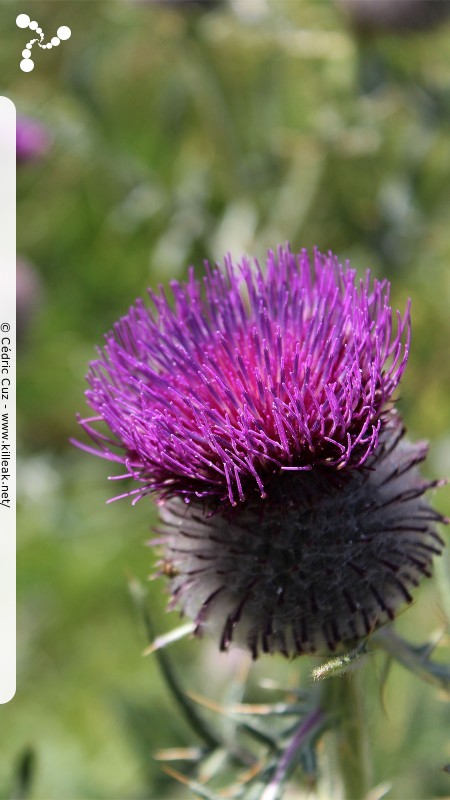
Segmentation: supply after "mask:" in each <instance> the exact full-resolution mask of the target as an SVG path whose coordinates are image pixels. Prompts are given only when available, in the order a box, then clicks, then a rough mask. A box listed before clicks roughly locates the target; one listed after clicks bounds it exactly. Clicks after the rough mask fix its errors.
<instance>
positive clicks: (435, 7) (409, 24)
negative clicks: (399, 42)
mask: <svg viewBox="0 0 450 800" xmlns="http://www.w3.org/2000/svg"><path fill="white" fill-rule="evenodd" d="M336 2H337V4H338V5H340V6H341V8H343V10H344V11H345V12H346V13H347V15H348V18H349V20H350V22H351V23H352V25H353V26H354V27H355V28H356V29H357V30H359V31H362V32H371V31H374V32H377V31H379V32H382V31H384V32H389V31H391V32H392V33H407V32H408V31H422V30H427V29H429V28H433V27H434V26H436V25H439V24H440V23H441V22H443V21H444V20H445V19H446V18H447V17H448V16H449V14H450V0H336Z"/></svg>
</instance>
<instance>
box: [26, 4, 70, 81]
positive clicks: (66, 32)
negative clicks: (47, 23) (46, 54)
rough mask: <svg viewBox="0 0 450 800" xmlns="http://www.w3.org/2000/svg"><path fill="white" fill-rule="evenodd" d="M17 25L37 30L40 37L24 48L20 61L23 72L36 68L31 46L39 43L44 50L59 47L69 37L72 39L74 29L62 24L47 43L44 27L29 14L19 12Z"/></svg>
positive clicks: (31, 40)
mask: <svg viewBox="0 0 450 800" xmlns="http://www.w3.org/2000/svg"><path fill="white" fill-rule="evenodd" d="M16 25H17V27H18V28H29V29H30V30H31V31H36V33H37V35H38V37H39V38H38V39H37V38H36V39H30V41H29V42H28V43H27V45H26V47H25V50H22V61H21V62H20V69H21V70H22V72H31V70H32V69H34V61H33V60H32V59H31V48H32V47H33V45H34V44H36V42H37V44H38V47H40V48H41V49H42V50H51V49H52V47H57V46H58V45H59V44H61V42H65V41H66V40H67V39H70V37H71V35H72V31H71V30H70V28H68V27H67V25H61V27H60V28H58V30H57V31H56V36H53V37H52V39H50V41H49V42H47V43H45V42H44V38H45V34H44V32H43V30H42V28H40V27H39V24H38V23H37V22H36V20H34V19H33V20H31V19H30V17H29V16H28V14H19V16H18V17H17V19H16Z"/></svg>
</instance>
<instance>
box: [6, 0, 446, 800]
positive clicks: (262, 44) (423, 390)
mask: <svg viewBox="0 0 450 800" xmlns="http://www.w3.org/2000/svg"><path fill="white" fill-rule="evenodd" d="M368 2H369V0H368ZM180 5H181V4H178V5H177V4H174V5H171V7H167V8H165V7H164V4H163V3H160V4H158V3H154V2H149V3H145V2H131V0H109V1H107V2H96V1H95V0H90V2H88V3H87V2H86V3H83V2H74V1H72V0H68V1H67V2H51V1H50V0H39V2H36V1H31V0H30V2H29V3H28V7H27V9H26V10H27V12H28V13H29V14H30V15H32V14H34V18H35V19H37V20H38V22H39V25H40V26H41V27H42V29H43V30H44V32H46V33H48V34H51V35H54V32H56V29H57V28H58V27H59V25H68V26H69V27H70V28H71V30H72V36H71V38H70V40H69V41H67V42H64V43H63V44H62V45H61V46H60V47H59V48H55V49H53V50H52V51H38V52H37V53H34V51H33V58H34V60H35V69H34V71H33V72H32V73H28V74H24V73H22V72H21V71H20V69H19V61H20V53H21V50H22V49H23V47H24V46H25V43H26V42H25V38H26V34H25V33H24V31H22V30H19V29H17V28H16V26H15V17H16V15H17V13H19V12H21V11H23V10H24V9H23V8H22V7H20V8H19V5H18V4H17V3H15V2H3V3H2V4H1V5H0V30H1V33H2V45H1V51H0V76H1V77H0V81H1V84H2V87H1V91H2V93H3V94H6V95H8V96H9V97H10V98H11V99H12V100H14V102H15V103H16V106H17V109H18V112H19V113H21V114H25V115H29V116H32V117H35V118H37V119H39V120H40V121H42V122H44V123H45V124H46V125H47V126H48V127H49V129H50V131H51V134H52V137H53V145H52V148H51V150H50V151H49V152H48V154H47V155H46V156H45V158H44V159H43V160H42V161H40V162H34V163H31V164H29V165H26V166H23V167H20V170H19V175H18V252H19V253H20V255H21V256H22V257H23V258H24V259H26V260H27V261H28V262H31V263H32V264H34V265H35V266H36V270H37V274H38V275H39V284H40V287H41V288H40V299H39V303H40V308H39V311H38V313H37V315H35V316H34V317H33V319H32V320H30V326H29V328H28V331H27V332H26V335H25V338H24V339H23V341H22V342H21V348H20V351H19V356H18V375H19V380H20V385H19V408H18V414H19V448H20V450H19V457H20V464H19V466H20V474H19V478H20V486H19V490H20V492H19V493H20V498H19V501H20V507H19V512H20V513H19V578H18V595H19V627H18V633H19V671H18V691H17V697H16V698H15V699H14V701H13V702H12V703H10V704H9V705H8V706H5V707H2V709H1V711H0V715H1V722H2V724H1V726H0V747H1V752H2V759H1V762H0V793H1V794H2V796H5V797H6V796H18V794H17V793H22V795H23V794H24V792H25V793H28V796H30V797H32V798H46V800H53V798H54V799H55V800H56V798H58V800H64V798H67V800H73V798H105V799H106V798H107V799H108V800H111V799H112V798H122V799H123V798H125V797H126V798H133V797H135V798H138V797H139V798H152V799H153V800H157V798H158V799H159V798H165V797H166V798H174V797H185V795H186V790H185V789H183V788H179V787H178V786H177V785H176V784H175V783H174V782H173V781H172V779H170V778H169V777H168V776H167V775H166V774H165V773H164V772H163V771H162V770H161V767H160V765H159V764H158V763H156V762H155V761H154V760H153V758H152V754H153V752H154V751H156V750H158V749H161V748H165V747H186V746H191V745H198V741H194V737H193V736H192V734H191V733H190V731H189V729H188V727H187V725H186V724H185V723H184V722H183V721H182V719H181V717H180V715H179V713H178V711H177V709H176V708H175V707H174V705H173V702H172V700H171V699H170V697H169V694H168V691H167V689H166V687H165V685H164V682H163V680H162V678H161V676H160V674H159V672H158V669H157V664H156V662H155V660H154V659H153V657H149V658H147V659H146V660H145V659H142V658H141V655H140V654H141V651H142V650H143V648H144V647H145V645H146V639H145V633H144V629H143V626H142V622H141V620H140V619H139V617H138V615H136V613H135V612H134V610H133V604H132V602H131V599H130V596H129V592H128V583H129V581H130V579H131V578H132V576H136V577H137V578H138V579H139V580H140V581H143V582H145V579H146V576H147V575H148V574H149V573H150V572H151V569H152V563H153V561H154V556H153V555H152V554H151V553H150V551H148V549H146V548H145V547H144V542H145V541H146V540H147V539H148V538H150V529H151V525H152V524H153V522H154V519H155V514H154V511H153V506H152V503H151V501H150V500H147V501H143V502H141V503H140V504H138V505H137V506H136V507H135V508H130V506H129V504H128V503H127V501H125V500H124V501H119V502H118V503H116V504H114V505H112V506H105V500H106V499H107V498H108V497H109V496H110V495H112V494H113V493H114V491H113V488H114V487H112V486H111V484H108V483H107V480H106V476H107V475H108V474H110V471H111V468H110V465H108V464H106V463H105V462H102V461H101V460H98V461H96V460H95V459H92V458H89V457H87V456H86V455H85V454H83V453H81V452H78V451H76V450H75V449H73V448H72V447H71V446H70V445H69V444H68V438H69V437H70V436H74V435H77V430H76V427H77V426H76V422H75V413H76V411H78V410H82V407H83V400H82V393H83V391H84V381H83V375H84V374H85V371H86V365H87V362H88V360H89V359H90V358H92V357H93V356H94V355H95V350H94V345H95V344H101V340H102V334H103V333H104V331H105V330H107V329H108V328H110V326H111V325H112V324H113V322H114V321H115V319H116V318H117V317H118V316H120V315H121V314H122V313H124V312H125V310H126V309H127V307H128V305H129V304H131V303H132V302H133V301H134V299H135V298H136V297H137V296H139V295H142V294H143V293H144V292H145V288H146V287H147V286H148V285H152V286H155V285H157V284H158V283H164V284H167V283H168V282H169V280H170V279H171V278H174V277H176V278H182V277H183V275H184V274H185V271H186V268H187V266H188V265H189V264H191V263H193V264H194V265H195V267H196V270H197V271H198V274H201V270H202V262H203V259H204V258H210V259H213V260H214V259H220V258H221V257H222V255H223V254H224V252H225V251H227V250H231V252H232V253H233V254H234V255H238V254H240V253H241V252H242V251H247V252H249V253H254V254H255V255H257V256H263V255H264V252H265V249H266V248H267V247H269V246H274V245H276V244H277V243H278V242H283V241H285V240H290V241H291V244H292V246H293V248H299V247H302V246H306V247H311V246H312V245H314V244H317V245H318V246H319V247H320V248H321V249H327V248H330V249H333V250H334V251H335V252H337V253H339V254H340V255H341V256H342V258H344V259H345V258H350V259H351V261H352V263H353V264H354V265H355V266H357V267H358V269H360V270H361V272H362V270H363V269H365V268H366V267H367V266H370V267H372V269H373V271H374V273H375V274H376V275H378V276H382V275H387V276H388V277H389V278H390V279H391V281H392V284H393V288H392V295H393V304H395V305H399V307H403V306H404V302H405V300H406V298H407V297H408V296H410V297H411V298H412V303H413V306H412V307H413V344H412V353H411V357H410V363H409V367H408V369H407V373H406V375H405V378H404V381H403V386H402V400H401V408H402V411H403V414H404V416H405V418H406V421H407V423H408V426H409V428H410V430H411V434H412V436H413V437H414V438H417V437H427V438H430V439H431V441H432V450H431V458H430V460H429V462H428V466H427V469H428V471H429V473H430V474H432V475H440V474H445V473H449V472H450V432H449V415H450V400H449V380H450V371H449V368H448V361H449V341H450V314H449V307H450V135H449V134H450V88H449V87H450V27H449V25H448V24H447V26H445V24H444V25H442V26H441V27H437V28H436V29H435V30H433V31H430V32H426V33H421V32H420V30H419V31H418V32H416V33H414V34H412V35H409V36H402V37H397V36H395V35H390V34H389V33H384V34H383V35H382V36H365V37H363V38H359V39H358V38H357V36H356V34H355V33H353V32H352V30H351V28H350V27H348V25H347V22H346V19H345V17H344V15H343V14H342V12H341V10H340V9H339V8H338V6H337V5H333V4H332V3H331V2H327V1H326V0H321V1H319V2H316V0H311V2H304V1H303V0H296V1H295V2H293V1H292V0H291V1H289V0H272V2H270V0H268V2H267V3H266V2H264V0H248V2H245V0H235V2H234V4H233V5H231V6H228V5H226V4H222V5H220V4H217V5H216V7H215V8H214V9H212V10H210V9H206V8H203V7H202V6H200V8H198V7H197V8H194V7H193V6H191V4H188V3H186V5H185V7H183V6H182V5H181V7H180ZM116 487H117V484H116ZM116 487H115V488H116ZM449 501H450V495H449V493H448V491H447V493H446V492H445V490H444V491H443V492H441V493H440V495H439V498H438V500H437V503H438V505H439V507H440V509H441V510H443V511H445V507H446V506H447V513H448V507H449ZM442 563H444V562H442ZM443 572H444V569H443V567H442V564H441V566H440V573H441V577H442V573H443ZM441 583H442V585H443V583H444V582H443V580H442V581H441ZM149 591H150V602H151V607H152V616H153V618H154V620H155V621H156V623H157V627H158V629H159V630H164V629H168V628H169V627H170V626H173V625H174V624H176V620H177V617H176V615H172V616H166V615H165V613H164V612H163V609H164V605H165V596H164V586H163V584H162V582H160V581H157V582H155V583H154V584H150V587H149ZM446 603H447V606H448V604H449V602H448V595H447V600H446V598H445V592H444V591H440V590H439V586H438V584H437V582H436V581H435V582H434V583H429V584H428V585H427V586H426V587H423V588H422V589H421V590H420V592H419V601H418V603H417V605H416V606H415V607H414V608H413V609H411V610H409V611H407V612H406V613H405V614H404V615H403V616H402V617H401V619H400V621H399V623H398V627H399V629H400V630H402V631H403V632H404V633H406V634H407V635H409V636H410V637H411V638H413V639H414V640H416V641H422V640H423V639H425V638H427V636H428V635H429V633H430V632H431V631H433V630H435V629H436V628H438V627H440V626H441V627H444V626H445V624H446V617H445V611H444V609H445V605H446ZM444 642H445V640H444ZM171 653H172V654H173V658H174V664H175V668H177V669H178V672H179V674H180V676H181V678H182V682H183V684H184V686H185V687H186V688H188V689H189V690H192V691H199V690H200V689H201V691H202V693H203V694H208V696H210V697H211V696H215V697H218V698H221V699H223V698H224V694H225V693H226V686H227V685H228V684H229V677H230V676H231V674H232V673H234V672H235V671H236V670H237V669H238V668H239V664H238V661H239V659H237V657H236V656H235V655H232V656H229V657H227V656H220V657H219V656H218V655H216V654H215V652H214V649H213V648H212V647H211V646H210V645H209V644H208V643H206V642H205V643H202V644H199V643H194V642H191V641H189V640H184V641H183V642H180V643H177V644H175V645H173V649H172V651H171ZM312 666H314V663H313V664H311V661H310V660H309V661H308V663H306V661H301V662H300V661H298V662H293V663H289V664H286V663H281V661H280V660H278V659H275V658H274V659H270V658H265V659H263V660H262V661H261V662H260V663H258V665H257V667H256V668H255V669H254V670H253V671H252V673H251V684H250V687H251V688H250V689H249V699H251V700H255V699H257V698H258V697H259V696H260V695H259V693H258V692H259V690H258V688H257V681H258V680H259V679H262V678H267V677H270V678H278V679H279V680H280V681H282V682H284V684H286V682H287V683H289V682H293V681H297V680H298V678H297V673H298V672H299V670H300V672H301V675H302V680H303V681H304V682H306V680H307V678H306V676H307V675H308V672H309V671H310V670H311V667H312ZM382 667H383V661H382V658H381V657H380V660H379V661H377V662H376V664H375V666H374V679H373V686H374V690H373V694H371V696H369V697H368V698H367V703H368V715H369V720H370V722H369V727H370V733H371V738H372V740H373V748H374V753H375V782H378V783H380V782H382V781H388V782H391V783H392V789H391V792H390V795H389V797H391V798H393V800H395V799H397V800H399V799H400V798H401V799H402V800H406V799H407V798H408V800H414V799H415V800H417V798H418V797H421V798H433V797H446V796H448V794H449V791H450V789H449V781H450V778H449V775H448V773H446V772H445V771H444V770H443V769H442V768H443V767H444V765H445V764H446V763H448V762H449V761H450V750H449V743H448V706H446V705H445V703H443V702H442V699H441V698H440V697H439V696H437V695H436V691H435V689H434V688H433V687H430V688H428V687H424V686H422V685H420V684H419V683H418V682H417V680H416V679H415V678H413V677H412V676H409V675H408V674H406V673H405V672H403V671H402V670H401V668H400V667H398V668H397V667H395V668H394V669H393V670H392V671H391V673H390V675H389V677H388V680H387V683H386V687H385V697H384V707H385V708H386V711H384V710H383V706H382V704H381V702H380V697H379V690H378V685H379V681H378V680H377V679H376V678H377V674H378V677H379V675H380V673H381V671H382ZM211 676H213V677H211ZM205 686H206V687H207V691H206V690H205ZM224 686H225V689H224ZM252 687H253V688H252ZM264 697H265V695H264ZM183 768H185V765H183Z"/></svg>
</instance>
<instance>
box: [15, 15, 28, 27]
mask: <svg viewBox="0 0 450 800" xmlns="http://www.w3.org/2000/svg"><path fill="white" fill-rule="evenodd" d="M29 24H30V18H29V16H28V14H19V16H18V17H17V19H16V25H17V27H18V28H28V25H29Z"/></svg>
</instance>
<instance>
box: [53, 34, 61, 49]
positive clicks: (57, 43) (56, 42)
mask: <svg viewBox="0 0 450 800" xmlns="http://www.w3.org/2000/svg"><path fill="white" fill-rule="evenodd" d="M52 45H54V46H55V47H57V46H58V45H59V39H58V37H57V36H54V37H53V39H52Z"/></svg>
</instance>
